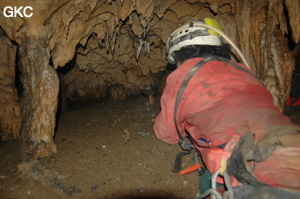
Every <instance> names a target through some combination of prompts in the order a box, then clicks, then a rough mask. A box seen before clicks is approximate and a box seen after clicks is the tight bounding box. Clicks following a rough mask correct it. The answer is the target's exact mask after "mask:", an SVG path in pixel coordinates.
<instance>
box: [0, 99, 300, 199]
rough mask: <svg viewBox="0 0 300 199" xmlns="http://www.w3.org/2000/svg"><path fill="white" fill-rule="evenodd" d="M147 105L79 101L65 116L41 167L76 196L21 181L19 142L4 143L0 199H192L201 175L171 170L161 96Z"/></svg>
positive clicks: (174, 149) (296, 116) (188, 160)
mask: <svg viewBox="0 0 300 199" xmlns="http://www.w3.org/2000/svg"><path fill="white" fill-rule="evenodd" d="M147 101H148V100H147V98H146V97H144V96H140V97H137V98H128V99H126V100H121V101H111V100H108V99H103V100H97V101H89V102H81V103H76V104H73V105H71V106H69V107H68V108H67V110H66V111H65V112H63V113H62V114H61V116H60V118H59V122H58V126H57V132H56V136H55V143H56V145H57V148H58V154H56V155H54V156H52V157H47V158H43V159H41V160H40V163H41V165H42V166H43V167H44V168H46V169H48V170H50V171H55V172H58V173H59V174H60V175H62V176H64V177H65V179H66V181H67V183H68V185H69V186H70V187H71V186H74V187H76V188H77V189H76V190H80V191H76V192H75V193H74V194H73V195H72V196H70V195H68V194H66V193H63V194H61V193H60V191H61V190H59V186H60V185H61V184H59V183H56V184H55V182H54V184H55V185H54V188H53V187H52V188H51V187H49V186H47V185H43V183H45V181H46V180H45V179H39V180H37V181H35V180H32V179H25V178H20V176H19V175H18V172H17V171H18V168H17V165H18V164H19V163H20V141H19V140H12V141H7V142H0V168H1V169H0V198H3V199H48V198H61V199H64V198H72V199H73V198H74V199H78V198H80V199H85V198H91V199H100V198H101V199H102V198H103V199H106V198H123V199H125V198H126V199H127V198H133V199H142V198H146V199H147V198H156V199H160V198H166V199H171V198H178V199H180V198H194V196H195V194H197V193H198V180H199V176H198V174H197V172H194V173H191V174H188V175H185V176H179V174H178V173H173V172H172V171H171V170H172V167H173V163H174V158H175V156H176V154H177V153H178V152H180V151H181V149H180V147H179V146H178V145H168V144H166V143H164V142H162V141H160V140H158V139H156V138H155V136H154V134H153V133H152V127H153V121H154V118H155V117H156V115H157V114H158V113H159V110H160V108H159V96H156V97H155V103H154V104H151V105H149V104H147ZM286 114H287V115H288V116H289V117H290V118H291V120H292V121H293V122H295V123H298V124H300V111H299V110H290V109H287V111H286ZM192 164H193V156H192V155H189V156H186V157H184V159H183V167H187V166H190V165H192ZM52 180H53V179H52ZM54 181H55V178H54ZM52 184H53V183H52Z"/></svg>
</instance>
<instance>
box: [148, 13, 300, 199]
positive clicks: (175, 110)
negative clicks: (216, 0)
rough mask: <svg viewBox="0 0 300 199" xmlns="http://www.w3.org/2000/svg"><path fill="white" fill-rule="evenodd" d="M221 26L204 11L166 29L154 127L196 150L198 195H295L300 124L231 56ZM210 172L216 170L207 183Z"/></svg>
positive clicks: (299, 161) (299, 173)
mask: <svg viewBox="0 0 300 199" xmlns="http://www.w3.org/2000/svg"><path fill="white" fill-rule="evenodd" d="M207 25H210V26H207ZM220 30H221V27H220V25H219V24H218V22H217V21H215V20H213V19H209V18H205V19H204V20H202V21H193V22H190V23H187V24H185V25H183V26H182V27H180V28H178V29H177V30H175V31H174V32H173V33H171V35H170V37H169V39H168V42H167V54H168V55H167V58H168V61H169V62H170V63H172V64H176V65H177V69H176V70H175V71H174V72H172V73H171V74H170V75H169V77H168V78H167V82H166V87H165V89H164V92H163V95H162V98H161V112H160V114H159V115H158V117H157V118H156V121H155V125H154V132H155V134H156V136H157V137H158V138H159V139H161V140H163V141H165V142H167V143H169V144H177V143H180V145H181V147H182V148H183V149H184V150H186V151H188V152H190V151H191V150H192V149H195V150H196V151H197V152H198V153H199V155H200V156H201V157H202V160H203V162H204V164H205V167H206V169H207V171H206V174H205V175H203V176H202V177H201V178H200V192H201V193H202V194H201V195H198V196H197V197H196V198H205V197H207V196H208V195H210V194H211V195H214V196H215V197H217V198H222V196H221V194H223V193H222V192H224V191H225V190H226V192H225V193H224V196H225V195H226V196H227V197H228V198H260V197H262V195H264V197H265V196H268V197H269V198H299V197H300V192H299V191H300V159H299V156H300V134H299V132H300V127H299V126H298V125H296V124H293V123H292V122H291V121H290V120H289V119H288V118H287V117H286V116H284V115H283V114H282V113H281V112H280V111H279V109H278V107H277V106H275V105H274V103H273V98H272V95H271V94H270V92H269V91H268V90H267V89H266V87H265V86H264V84H263V83H262V82H261V81H260V80H259V79H258V78H257V77H256V76H255V75H254V74H253V73H252V72H251V71H250V70H249V69H248V68H247V67H246V66H247V64H246V63H245V65H243V64H239V63H235V62H234V61H230V60H229V58H230V50H229V47H228V46H227V45H225V44H224V43H223V42H222V37H221V35H222V36H223V37H224V35H223V33H222V32H221V31H220ZM220 34H221V35H220ZM225 38H226V39H228V38H227V37H226V35H225ZM242 60H244V59H243V57H242ZM184 137H188V138H189V139H190V141H191V143H192V145H188V144H186V143H185V141H184ZM211 174H214V177H217V178H216V183H215V182H211V183H212V184H213V187H212V188H210V176H211ZM227 174H229V176H230V179H229V177H228V176H227ZM222 176H224V177H222ZM207 178H208V179H207ZM212 179H214V178H212ZM228 180H230V181H231V182H229V181H228ZM222 184H226V186H225V188H226V189H225V190H223V191H222V189H223V188H224V186H221V185H222ZM215 186H220V187H219V188H218V191H219V192H220V193H218V192H217V191H216V189H215V188H216V187H215ZM282 188H286V189H282ZM245 190H248V191H245Z"/></svg>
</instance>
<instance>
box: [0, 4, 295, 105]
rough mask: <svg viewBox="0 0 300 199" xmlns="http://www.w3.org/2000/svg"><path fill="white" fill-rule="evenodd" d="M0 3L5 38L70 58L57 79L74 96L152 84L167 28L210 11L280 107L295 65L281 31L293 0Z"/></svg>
mask: <svg viewBox="0 0 300 199" xmlns="http://www.w3.org/2000/svg"><path fill="white" fill-rule="evenodd" d="M8 5H9V6H12V7H13V6H17V7H19V6H31V7H32V13H33V15H32V16H31V17H28V18H27V17H10V18H7V17H5V16H4V15H3V10H4V8H5V6H8ZM0 9H1V10H2V12H1V14H0V26H1V28H2V29H3V30H4V32H5V33H6V34H7V36H8V37H9V38H10V40H12V41H15V42H16V43H17V44H18V45H22V43H24V41H26V40H27V39H33V40H43V41H46V42H47V44H48V47H47V50H48V54H49V55H48V56H49V57H48V58H49V60H51V65H53V67H54V68H56V69H57V68H60V67H65V66H66V65H68V64H69V63H70V61H71V60H74V59H75V62H76V66H75V68H74V70H71V71H70V72H69V73H68V74H67V75H65V76H64V82H65V84H66V85H67V86H66V87H67V93H66V95H68V96H75V94H74V92H76V95H77V96H79V98H81V99H82V98H89V96H91V95H92V96H97V97H102V96H105V95H106V91H107V88H108V87H110V88H111V93H112V95H113V93H115V94H114V95H115V96H116V97H115V98H116V99H117V98H122V96H123V97H126V92H125V94H124V92H119V89H118V88H123V89H125V90H131V91H132V92H134V90H135V89H137V90H138V89H142V88H144V87H145V86H147V85H148V86H151V85H154V84H155V81H157V76H156V74H158V73H160V72H161V71H164V70H165V69H166V65H167V62H166V57H165V42H166V40H167V38H168V36H169V34H170V32H171V31H172V30H174V29H176V28H177V27H179V26H180V25H182V24H183V23H185V22H187V21H190V20H196V19H202V18H204V17H213V18H215V19H217V20H219V22H220V23H221V25H222V26H223V28H224V31H225V33H226V34H227V35H228V36H229V37H230V38H231V39H232V40H233V41H234V42H235V43H236V44H238V46H239V47H240V48H241V50H242V52H243V54H244V55H245V57H246V59H247V60H248V62H249V64H250V65H251V68H252V70H253V71H254V72H256V73H257V75H258V76H259V77H260V78H262V80H263V81H264V82H265V84H266V86H267V88H268V89H269V90H270V91H271V92H272V94H273V95H274V97H275V103H277V104H278V105H279V106H281V107H282V106H283V103H284V101H285V100H286V98H287V94H288V92H289V84H290V78H291V77H290V76H291V73H292V71H293V67H294V66H293V65H294V60H293V57H292V55H291V49H290V48H288V44H287V43H288V39H287V38H286V35H289V40H291V41H292V42H293V43H298V42H299V40H300V26H299V24H300V20H299V19H300V5H299V1H293V0H267V1H254V0H252V1H249V0H238V1H237V0H224V1H219V0H153V1H149V0H51V1H42V0H26V1H25V0H1V2H0ZM20 56H22V55H20ZM116 88H117V89H116ZM95 89H96V90H97V92H95Z"/></svg>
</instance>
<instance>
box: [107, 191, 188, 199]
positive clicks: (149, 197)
mask: <svg viewBox="0 0 300 199" xmlns="http://www.w3.org/2000/svg"><path fill="white" fill-rule="evenodd" d="M136 191H137V192H138V191H141V190H136ZM104 198H107V199H117V198H118V199H183V198H182V197H178V196H176V195H174V194H173V193H168V192H165V191H162V190H156V191H149V192H138V193H128V194H124V195H123V194H121V193H120V194H116V195H112V196H107V197H104Z"/></svg>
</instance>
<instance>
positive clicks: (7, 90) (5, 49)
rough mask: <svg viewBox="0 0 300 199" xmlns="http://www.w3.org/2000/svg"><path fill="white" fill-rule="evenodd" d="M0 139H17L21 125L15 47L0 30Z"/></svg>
mask: <svg viewBox="0 0 300 199" xmlns="http://www.w3.org/2000/svg"><path fill="white" fill-rule="evenodd" d="M0 46H1V48H0V55H1V59H0V96H1V97H0V137H1V140H8V139H11V138H17V137H18V136H19V130H20V125H21V117H20V116H21V110H20V99H19V95H18V92H17V89H16V86H15V82H16V71H15V68H16V56H17V46H16V45H14V44H13V43H12V42H11V41H10V40H9V39H8V37H7V36H6V34H5V33H4V32H3V30H2V29H1V28H0Z"/></svg>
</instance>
